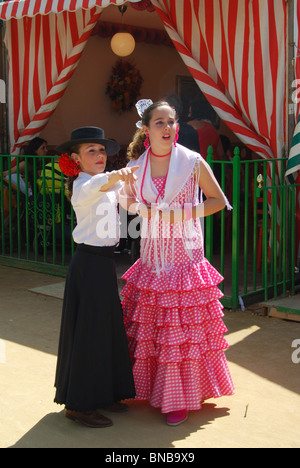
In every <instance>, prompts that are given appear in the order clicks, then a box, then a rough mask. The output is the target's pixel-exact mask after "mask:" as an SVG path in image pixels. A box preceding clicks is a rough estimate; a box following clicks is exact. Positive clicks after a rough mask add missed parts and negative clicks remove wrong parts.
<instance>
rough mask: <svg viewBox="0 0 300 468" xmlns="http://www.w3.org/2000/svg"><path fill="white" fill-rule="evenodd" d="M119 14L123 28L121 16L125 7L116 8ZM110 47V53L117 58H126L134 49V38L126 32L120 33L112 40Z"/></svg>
mask: <svg viewBox="0 0 300 468" xmlns="http://www.w3.org/2000/svg"><path fill="white" fill-rule="evenodd" d="M118 8H119V10H120V12H121V13H122V26H123V14H124V13H125V11H126V10H127V6H126V5H123V6H119V7H118ZM110 46H111V48H112V51H113V52H114V53H115V54H116V55H118V56H119V57H127V56H128V55H130V54H132V52H133V51H134V49H135V40H134V37H133V36H132V35H131V34H130V33H128V32H126V31H121V32H118V33H116V34H115V35H114V36H113V37H112V39H111V43H110Z"/></svg>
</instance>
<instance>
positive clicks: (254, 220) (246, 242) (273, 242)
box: [206, 148, 300, 310]
mask: <svg viewBox="0 0 300 468" xmlns="http://www.w3.org/2000/svg"><path fill="white" fill-rule="evenodd" d="M211 151H212V148H210V149H209V154H208V162H209V164H210V165H211V166H212V168H213V170H214V171H215V168H216V167H218V166H221V180H220V183H221V186H222V189H223V190H224V192H225V193H226V194H228V196H229V199H230V202H231V204H232V207H233V210H232V212H231V214H228V212H227V213H226V211H223V212H222V213H221V222H220V226H219V233H218V239H217V241H216V240H215V239H216V237H215V236H213V235H212V233H211V231H212V220H210V221H208V222H207V223H206V255H207V258H208V260H209V261H211V262H213V263H215V264H216V267H219V269H220V271H221V273H222V274H223V275H224V277H225V279H224V282H223V283H222V285H221V289H222V291H223V292H224V294H225V296H224V298H223V303H224V305H226V306H227V307H231V308H232V309H234V310H235V309H237V308H239V306H242V307H243V306H245V305H249V304H251V303H256V302H260V301H263V302H265V301H267V300H268V299H271V298H276V297H278V296H280V295H286V294H287V293H288V292H289V293H290V294H292V295H293V294H295V286H296V282H297V284H299V282H300V278H299V275H298V276H296V269H295V266H296V263H297V259H296V252H295V242H296V240H295V231H296V226H295V200H296V191H297V188H298V187H299V186H298V185H288V184H287V183H286V180H285V171H286V162H287V159H285V158H282V159H275V160H262V159H259V160H251V161H245V160H241V158H240V155H239V149H238V148H236V149H235V152H234V157H233V161H232V162H228V161H213V157H212V154H211ZM219 172H220V171H219ZM229 174H230V176H229V177H228V175H229ZM212 239H213V240H214V242H212ZM216 245H217V246H219V251H220V252H219V253H218V254H217V255H216V254H215V252H214V247H215V246H216Z"/></svg>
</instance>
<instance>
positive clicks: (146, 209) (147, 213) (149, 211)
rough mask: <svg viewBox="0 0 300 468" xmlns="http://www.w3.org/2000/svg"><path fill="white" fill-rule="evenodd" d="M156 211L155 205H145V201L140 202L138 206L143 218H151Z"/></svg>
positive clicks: (139, 213)
mask: <svg viewBox="0 0 300 468" xmlns="http://www.w3.org/2000/svg"><path fill="white" fill-rule="evenodd" d="M156 211H157V210H156V208H155V207H153V205H145V204H144V203H139V204H138V207H137V213H138V215H139V216H141V218H146V219H149V218H151V217H152V216H154V215H155V213H156Z"/></svg>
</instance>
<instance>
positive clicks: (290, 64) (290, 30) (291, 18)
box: [285, 0, 298, 157]
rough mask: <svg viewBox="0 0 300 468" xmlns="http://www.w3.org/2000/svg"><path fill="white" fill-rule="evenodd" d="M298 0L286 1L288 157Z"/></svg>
mask: <svg viewBox="0 0 300 468" xmlns="http://www.w3.org/2000/svg"><path fill="white" fill-rule="evenodd" d="M297 2H298V0H288V1H287V45H286V61H287V64H286V96H287V98H286V103H287V104H286V107H287V109H286V116H287V118H286V139H287V140H286V141H287V146H286V154H285V156H286V157H288V154H289V149H290V147H291V144H292V139H293V133H294V128H295V122H296V119H297V116H295V103H294V102H293V99H292V97H293V92H294V91H295V86H294V80H295V50H296V48H295V36H294V25H295V11H296V7H297Z"/></svg>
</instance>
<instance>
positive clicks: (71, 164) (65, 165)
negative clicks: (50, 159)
mask: <svg viewBox="0 0 300 468" xmlns="http://www.w3.org/2000/svg"><path fill="white" fill-rule="evenodd" d="M58 165H59V168H60V170H61V172H62V173H63V174H65V175H66V176H68V177H75V176H77V175H78V174H79V172H81V169H80V167H79V165H78V164H76V163H75V161H74V159H72V158H71V157H70V156H69V155H68V153H64V154H62V155H61V156H60V158H59V161H58Z"/></svg>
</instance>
